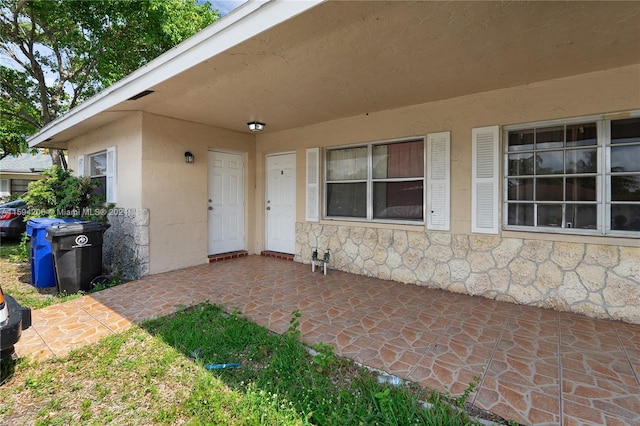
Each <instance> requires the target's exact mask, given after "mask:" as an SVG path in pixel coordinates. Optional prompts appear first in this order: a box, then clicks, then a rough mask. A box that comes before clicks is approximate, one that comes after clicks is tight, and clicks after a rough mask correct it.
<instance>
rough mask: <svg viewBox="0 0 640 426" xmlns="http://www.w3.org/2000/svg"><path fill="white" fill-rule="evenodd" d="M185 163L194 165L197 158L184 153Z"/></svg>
mask: <svg viewBox="0 0 640 426" xmlns="http://www.w3.org/2000/svg"><path fill="white" fill-rule="evenodd" d="M184 161H186V162H187V163H193V162H194V161H195V158H194V156H193V154H192V153H190V152H189V151H187V152H185V153H184Z"/></svg>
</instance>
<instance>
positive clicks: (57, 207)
mask: <svg viewBox="0 0 640 426" xmlns="http://www.w3.org/2000/svg"><path fill="white" fill-rule="evenodd" d="M42 175H43V178H42V179H40V180H37V181H33V182H31V183H29V186H28V189H29V190H28V192H27V193H26V194H25V196H24V200H25V201H26V202H27V207H28V208H27V215H26V218H27V219H29V218H31V217H76V218H82V219H86V220H100V221H105V220H106V218H107V212H108V209H107V208H106V207H105V206H104V200H103V199H102V197H99V196H97V195H94V193H93V192H94V190H95V189H96V182H95V181H92V180H91V179H89V178H88V177H82V178H81V177H77V176H73V175H72V174H71V171H70V170H64V169H63V168H62V167H60V166H53V167H52V168H51V169H49V170H45V171H44V172H43V173H42Z"/></svg>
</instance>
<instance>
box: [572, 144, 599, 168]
mask: <svg viewBox="0 0 640 426" xmlns="http://www.w3.org/2000/svg"><path fill="white" fill-rule="evenodd" d="M566 163H567V164H566V167H567V173H596V172H597V171H598V150H597V149H595V148H593V149H568V150H567V155H566Z"/></svg>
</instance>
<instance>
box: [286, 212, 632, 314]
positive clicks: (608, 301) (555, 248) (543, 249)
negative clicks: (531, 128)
mask: <svg viewBox="0 0 640 426" xmlns="http://www.w3.org/2000/svg"><path fill="white" fill-rule="evenodd" d="M315 248H318V253H319V255H320V256H322V254H323V253H324V251H325V250H326V249H327V248H329V249H330V250H331V259H330V262H329V269H338V270H342V271H345V272H350V273H355V274H361V275H367V276H371V277H377V278H381V279H390V280H394V281H399V282H403V283H412V284H418V285H425V286H429V287H437V288H442V289H445V290H449V291H453V292H457V293H466V294H470V295H474V296H475V295H478V296H483V297H487V298H491V299H496V300H502V301H507V302H513V303H518V304H525V305H532V306H540V307H546V308H552V309H556V310H562V311H570V312H576V313H580V314H585V315H588V316H591V317H597V318H609V319H618V320H623V321H627V322H631V323H635V324H640V248H638V247H618V246H610V245H597V244H581V243H567V242H557V241H541V240H533V239H532V240H527V239H521V238H503V237H500V236H487V235H479V234H472V235H467V234H451V233H445V232H418V231H404V230H389V229H377V228H365V227H358V226H338V225H324V224H315V223H296V256H295V260H296V261H298V262H302V263H310V261H311V254H312V252H313V250H314V249H315Z"/></svg>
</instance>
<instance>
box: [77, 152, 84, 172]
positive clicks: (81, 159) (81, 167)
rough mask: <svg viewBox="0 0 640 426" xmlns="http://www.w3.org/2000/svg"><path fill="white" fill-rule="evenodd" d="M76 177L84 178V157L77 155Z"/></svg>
mask: <svg viewBox="0 0 640 426" xmlns="http://www.w3.org/2000/svg"><path fill="white" fill-rule="evenodd" d="M76 175H77V176H78V177H83V176H84V155H78V170H76Z"/></svg>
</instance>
